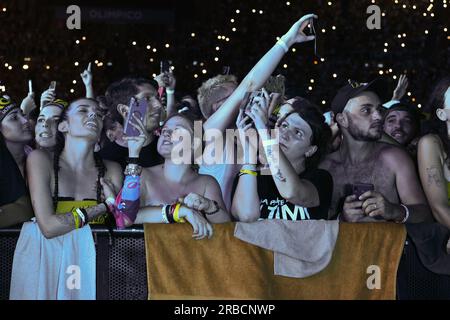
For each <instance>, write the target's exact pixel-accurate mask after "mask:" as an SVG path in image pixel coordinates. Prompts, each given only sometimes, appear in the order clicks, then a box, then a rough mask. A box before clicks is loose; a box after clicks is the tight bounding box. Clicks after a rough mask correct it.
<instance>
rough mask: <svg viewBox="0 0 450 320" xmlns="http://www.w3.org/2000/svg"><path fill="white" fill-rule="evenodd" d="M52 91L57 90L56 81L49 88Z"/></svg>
mask: <svg viewBox="0 0 450 320" xmlns="http://www.w3.org/2000/svg"><path fill="white" fill-rule="evenodd" d="M48 88H49V89H51V90H55V89H56V81H52V82H50V87H48Z"/></svg>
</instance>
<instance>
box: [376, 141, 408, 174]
mask: <svg viewBox="0 0 450 320" xmlns="http://www.w3.org/2000/svg"><path fill="white" fill-rule="evenodd" d="M378 145H379V146H378V148H379V149H378V152H379V160H381V161H382V162H383V163H385V164H386V165H388V166H389V167H391V168H396V167H399V166H403V165H405V164H408V163H411V164H412V163H413V162H412V158H411V156H410V155H409V153H408V152H407V151H406V150H405V149H403V148H402V147H397V146H395V145H392V144H389V143H384V142H378Z"/></svg>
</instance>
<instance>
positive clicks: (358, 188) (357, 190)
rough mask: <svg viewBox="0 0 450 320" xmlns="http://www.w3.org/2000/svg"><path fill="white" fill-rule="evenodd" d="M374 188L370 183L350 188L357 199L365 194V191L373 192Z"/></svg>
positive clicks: (355, 184)
mask: <svg viewBox="0 0 450 320" xmlns="http://www.w3.org/2000/svg"><path fill="white" fill-rule="evenodd" d="M374 190H375V187H374V185H373V184H371V183H354V184H353V187H352V193H353V194H354V195H355V196H356V198H357V199H359V197H360V196H361V195H362V194H364V193H366V192H367V191H374Z"/></svg>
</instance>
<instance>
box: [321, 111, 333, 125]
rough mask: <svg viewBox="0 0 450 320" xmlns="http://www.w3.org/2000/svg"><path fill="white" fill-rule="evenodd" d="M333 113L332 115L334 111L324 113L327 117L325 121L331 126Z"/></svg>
mask: <svg viewBox="0 0 450 320" xmlns="http://www.w3.org/2000/svg"><path fill="white" fill-rule="evenodd" d="M331 115H332V112H331V111H328V112H325V113H324V114H323V116H324V117H325V123H326V124H327V125H329V126H331V121H332V119H331Z"/></svg>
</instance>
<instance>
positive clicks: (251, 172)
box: [239, 169, 258, 177]
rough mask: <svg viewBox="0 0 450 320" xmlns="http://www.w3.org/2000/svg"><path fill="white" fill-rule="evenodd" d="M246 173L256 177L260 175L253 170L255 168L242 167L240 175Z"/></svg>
mask: <svg viewBox="0 0 450 320" xmlns="http://www.w3.org/2000/svg"><path fill="white" fill-rule="evenodd" d="M244 174H249V175H251V176H254V177H256V176H257V175H258V172H256V171H253V170H248V169H241V170H240V171H239V177H240V176H242V175H244Z"/></svg>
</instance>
